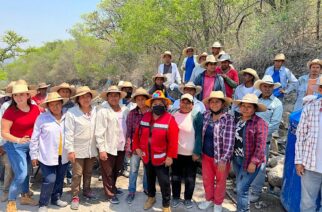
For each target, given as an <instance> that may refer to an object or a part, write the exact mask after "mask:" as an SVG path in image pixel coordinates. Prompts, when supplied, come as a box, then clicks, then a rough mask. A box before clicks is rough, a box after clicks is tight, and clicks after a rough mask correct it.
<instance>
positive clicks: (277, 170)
mask: <svg viewBox="0 0 322 212" xmlns="http://www.w3.org/2000/svg"><path fill="white" fill-rule="evenodd" d="M283 170H284V164H280V163H277V165H276V166H275V167H274V168H271V169H270V170H269V172H268V173H267V178H268V183H269V184H270V185H271V186H273V187H282V181H283Z"/></svg>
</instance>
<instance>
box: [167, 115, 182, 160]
mask: <svg viewBox="0 0 322 212" xmlns="http://www.w3.org/2000/svg"><path fill="white" fill-rule="evenodd" d="M167 138H168V145H167V157H170V158H177V154H178V139H179V128H178V124H177V122H176V121H175V119H174V118H173V117H171V120H170V123H169V129H168V131H167Z"/></svg>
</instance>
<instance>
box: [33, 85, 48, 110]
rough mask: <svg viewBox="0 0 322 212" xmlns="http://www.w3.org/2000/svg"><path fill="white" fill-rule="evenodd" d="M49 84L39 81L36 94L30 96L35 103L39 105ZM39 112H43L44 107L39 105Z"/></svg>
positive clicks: (45, 95) (44, 97)
mask: <svg viewBox="0 0 322 212" xmlns="http://www.w3.org/2000/svg"><path fill="white" fill-rule="evenodd" d="M49 86H50V85H49V84H46V83H44V82H42V83H39V84H38V87H37V92H38V93H37V95H36V96H34V97H32V100H34V101H35V102H36V104H37V105H38V106H39V105H40V104H41V103H43V102H44V101H45V99H46V97H47V90H48V87H49ZM39 110H40V112H42V113H43V112H45V109H44V108H42V107H40V106H39Z"/></svg>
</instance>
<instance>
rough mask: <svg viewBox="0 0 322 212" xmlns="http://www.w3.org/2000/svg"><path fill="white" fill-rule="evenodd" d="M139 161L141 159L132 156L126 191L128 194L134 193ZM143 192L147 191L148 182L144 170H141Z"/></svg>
mask: <svg viewBox="0 0 322 212" xmlns="http://www.w3.org/2000/svg"><path fill="white" fill-rule="evenodd" d="M140 161H141V158H140V157H139V156H138V155H136V154H132V156H131V159H130V177H129V187H128V190H129V192H130V193H135V192H136V181H137V178H138V174H139V168H140ZM143 170H144V172H143V190H144V191H147V190H148V182H147V178H146V172H145V168H143Z"/></svg>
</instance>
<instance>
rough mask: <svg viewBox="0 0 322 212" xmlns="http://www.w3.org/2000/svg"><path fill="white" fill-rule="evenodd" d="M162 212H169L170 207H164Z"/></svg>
mask: <svg viewBox="0 0 322 212" xmlns="http://www.w3.org/2000/svg"><path fill="white" fill-rule="evenodd" d="M162 212H171V208H170V207H166V208H165V207H164V208H162Z"/></svg>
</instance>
